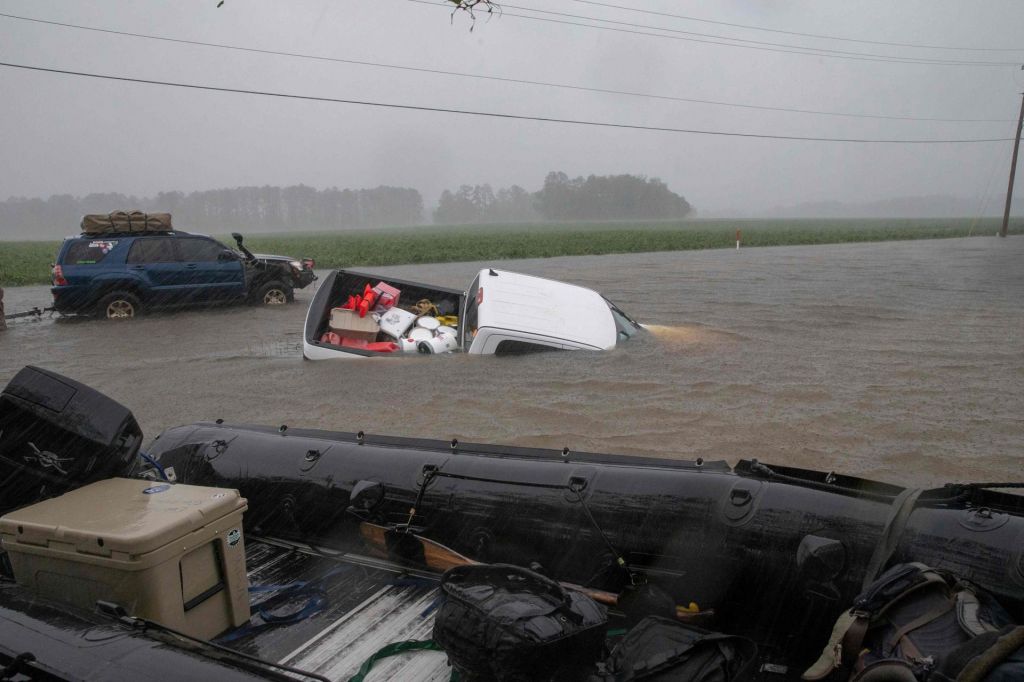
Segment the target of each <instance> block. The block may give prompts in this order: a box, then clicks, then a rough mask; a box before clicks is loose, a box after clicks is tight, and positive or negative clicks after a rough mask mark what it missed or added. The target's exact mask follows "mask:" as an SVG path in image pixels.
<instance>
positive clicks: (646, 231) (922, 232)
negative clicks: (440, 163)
mask: <svg viewBox="0 0 1024 682" xmlns="http://www.w3.org/2000/svg"><path fill="white" fill-rule="evenodd" d="M999 225H1000V220H999V219H996V218H985V219H980V220H973V219H966V218H964V219H916V220H907V219H898V220H897V219H890V220H831V219H827V220H688V221H681V222H652V223H640V222H637V223H564V224H562V223H554V224H552V223H538V224H519V225H507V224H506V225H459V226H423V227H407V228H388V229H380V230H359V231H349V232H302V233H290V234H253V235H250V236H247V238H246V242H245V244H246V246H247V247H248V248H249V249H250V250H252V251H255V252H257V253H259V252H263V253H278V254H285V255H291V256H296V257H310V258H314V259H315V260H316V264H317V267H318V268H321V267H322V268H336V267H350V266H374V265H400V264H407V263H443V262H454V261H476V260H505V259H513V258H550V257H553V256H579V255H599V254H609V253H638V252H646V251H682V250H690V249H715V248H730V247H734V246H735V243H736V242H735V239H736V230H740V231H741V232H742V243H743V246H745V247H752V246H787V245H796V244H836V243H844V242H867V241H889V240H903V239H943V238H949V237H969V236H992V235H994V234H995V233H996V232H997V231H998V229H999ZM1010 233H1011V234H1024V219H1021V218H1017V219H1014V220H1011V222H1010ZM222 241H224V242H225V243H226V244H232V245H233V242H232V241H231V239H230V238H222ZM59 246H60V242H57V241H21V242H3V241H0V286H17V285H26V284H46V283H49V280H50V265H51V264H52V263H53V261H54V259H55V258H56V254H57V249H58V247H59Z"/></svg>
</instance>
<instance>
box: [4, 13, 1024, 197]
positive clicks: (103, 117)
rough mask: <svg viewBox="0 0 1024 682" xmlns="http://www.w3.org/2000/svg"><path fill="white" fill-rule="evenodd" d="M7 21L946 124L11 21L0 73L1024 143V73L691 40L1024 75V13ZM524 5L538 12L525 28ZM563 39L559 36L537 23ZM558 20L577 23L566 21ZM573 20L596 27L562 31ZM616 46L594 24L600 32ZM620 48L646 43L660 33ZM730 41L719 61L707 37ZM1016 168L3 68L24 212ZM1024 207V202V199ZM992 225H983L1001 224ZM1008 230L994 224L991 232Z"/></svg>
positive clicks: (894, 151) (901, 186)
mask: <svg viewBox="0 0 1024 682" xmlns="http://www.w3.org/2000/svg"><path fill="white" fill-rule="evenodd" d="M217 1H218V0H173V1H171V0H166V1H163V2H155V1H154V0H138V1H130V0H93V1H91V2H83V1H81V0H66V1H61V0H0V12H2V13H7V14H15V15H22V16H28V17H33V18H38V19H46V20H52V21H60V22H67V23H74V24H81V25H86V26H90V27H96V28H104V29H111V30H116V31H126V32H135V33H146V34H151V35H159V36H165V37H172V38H177V39H185V40H193V41H202V42H216V43H223V44H230V45H236V46H244V47H252V48H259V49H264V50H274V51H284V52H294V53H303V54H309V55H316V56H321V57H331V58H337V59H346V60H358V61H371V62H379V63H386V64H392V65H399V66H409V67H418V68H426V69H436V70H442V71H457V72H463V73H472V74H479V75H485V76H494V77H501V78H508V79H525V80H534V81H546V82H551V83H560V84H566V85H572V86H580V87H585V88H600V89H610V90H628V91H633V92H643V93H650V94H655V95H661V96H667V97H685V98H695V99H708V100H719V101H728V102H734V103H740V104H751V105H759V106H767V107H788V108H802V109H815V110H825V111H833V112H845V113H858V114H879V115H889V116H911V117H931V118H968V119H979V118H980V119H1000V121H998V122H992V123H941V122H930V121H903V120H885V119H871V118H846V117H834V116H817V115H806V114H797V113H787V112H772V111H764V110H757V109H743V108H735V107H723V106H711V105H705V104H696V103H686V102H678V101H668V100H664V99H651V98H643V97H631V96H623V95H614V94H602V93H594V92H588V91H584V90H571V89H564V88H563V89H559V88H552V87H542V86H537V85H525V84H517V83H510V82H499V81H491V80H481V79H471V78H466V77H456V76H450V75H435V74H427V73H418V72H411V71H400V70H395V69H384V68H376V67H370V66H360V65H353V64H346V63H337V62H328V61H322V60H321V61H317V60H313V59H303V58H295V57H285V56H278V55H266V54H254V53H251V52H240V51H232V50H225V49H218V48H212V47H204V46H196V45H182V44H175V43H168V42H159V41H155V40H147V39H141V38H135V37H127V36H118V35H112V34H104V33H97V32H90V31H83V30H79V29H73V28H64V27H58V26H53V25H44V24H37V23H29V22H26V21H21V20H16V19H10V18H2V17H0V61H3V62H13V63H18V64H26V65H32V66H40V67H47V68H56V69H69V70H77V71H87V72H95V73H101V74H109V75H118V76H127V77H132V78H143V79H154V80H165V81H178V82H185V83H195V84H202V85H210V86H218V87H230V88H246V89H254V90H262V91H272V92H281V93H290V94H298V95H313V96H321V97H333V98H344V99H355V100H365V101H376V102H386V103H395V104H410V105H417V106H426V107H444V108H457V109H472V110H479V111H488V112H497V113H509V114H520V115H528V116H541V117H555V118H568V119H584V120H590V121H606V122H614V123H625V124H631V125H642V126H656V127H673V128H689V129H706V130H720V131H729V132H742V133H759V134H772V135H797V136H812V137H815V136H819V137H820V136H835V137H858V138H905V139H926V138H933V139H934V138H944V139H945V138H1007V137H1012V135H1013V132H1014V125H1015V120H1014V119H1016V116H1017V113H1018V111H1019V107H1020V95H1019V93H1020V92H1021V90H1022V89H1024V72H1022V71H1020V67H1019V66H998V67H979V66H949V65H935V64H907V63H892V62H875V61H858V60H848V59H835V58H827V57H821V56H806V55H795V54H786V53H779V52H770V51H765V50H752V49H742V48H738V47H726V46H720V45H712V44H707V43H699V42H693V41H692V40H681V39H679V38H683V37H689V38H693V37H694V36H687V35H685V34H682V33H666V32H665V31H664V29H672V30H675V31H691V32H697V33H705V34H714V35H720V36H729V37H735V38H742V39H746V40H752V41H763V42H769V43H784V44H787V45H803V46H809V47H818V48H828V49H833V50H845V51H850V52H861V53H872V54H882V55H892V56H900V57H915V58H927V59H945V60H951V59H952V60H971V61H997V62H1013V61H1018V62H1022V61H1024V38H1022V34H1021V27H1022V26H1024V3H1022V2H1020V0H1002V1H992V0H986V1H984V2H963V1H957V2H948V1H936V0H928V1H926V2H897V3H894V2H891V0H883V1H878V2H873V1H872V2H869V1H861V2H856V3H852V2H846V1H842V2H841V1H834V0H828V1H826V0H804V1H796V0H771V1H768V0H760V1H757V2H755V1H752V0H721V1H719V2H716V3H707V2H696V1H691V0H672V1H670V0H608V2H609V3H611V4H616V5H622V6H629V7H634V8H645V9H648V10H654V11H659V12H664V13H670V14H676V15H687V16H690V17H696V18H702V19H708V20H714V21H720V22H730V23H737V24H745V25H754V26H758V27H764V28H772V29H778V30H784V31H793V32H802V33H813V34H826V35H830V36H841V37H847V38H856V39H861V40H871V41H886V42H895V43H915V44H927V45H941V46H954V47H985V48H992V47H994V48H1020V51H1017V52H970V51H949V50H934V49H928V50H925V49H912V48H901V47H890V46H884V45H871V44H865V43H858V42H841V41H836V40H820V39H812V38H806V37H801V36H794V35H787V34H784V33H771V32H764V31H756V30H750V29H741V28H734V27H730V26H723V25H716V24H712V23H700V22H696V21H693V20H684V19H680V18H673V17H667V16H659V15H651V14H641V13H637V12H629V11H625V10H622V9H613V8H608V7H601V6H595V5H593V4H585V3H582V2H578V1H575V0H546V1H545V2H539V1H538V0H515V2H513V3H507V4H505V6H504V7H505V13H506V15H505V16H503V17H500V18H499V17H495V18H492V19H491V20H490V21H488V20H486V19H485V18H481V19H478V21H477V23H476V27H475V30H473V31H472V32H470V31H469V21H468V18H467V17H465V16H456V17H455V18H454V22H453V21H451V20H450V17H449V14H450V13H449V11H447V10H446V9H445V8H443V7H441V5H443V4H444V3H442V2H436V3H434V4H433V5H431V4H421V3H416V2H410V1H409V0H226V2H225V4H224V6H222V7H220V8H217V6H216V5H217ZM520 3H522V4H520ZM525 7H532V8H538V9H546V10H549V11H556V12H564V13H567V14H575V15H581V16H587V17H593V18H604V19H609V20H613V21H619V22H626V23H631V24H640V25H645V26H652V27H658V28H659V29H661V31H660V33H661V35H662V36H674V37H656V36H651V35H638V34H637V33H628V32H614V31H608V30H600V29H596V28H584V27H579V26H572V25H567V24H565V23H552V22H545V21H536V20H528V19H523V18H520V17H519V16H511V15H513V14H515V15H526V14H530V12H528V11H526V10H525V9H522V8H525ZM535 16H541V15H535ZM544 16H545V17H546V18H549V19H552V18H558V17H556V16H553V15H544ZM562 19H563V20H564V21H573V22H577V23H584V21H583V20H580V19H569V18H565V17H562ZM590 23H593V22H590ZM605 25H606V26H618V27H619V28H620V29H626V30H629V31H641V32H643V31H646V32H648V33H655V32H658V31H654V30H647V29H640V28H636V27H629V26H625V25H623V24H605ZM701 39H702V40H707V39H706V38H701ZM1011 146H1012V143H1010V142H1000V143H985V144H956V145H874V144H870V145H856V144H839V143H823V142H806V141H782V140H764V139H750V138H738V137H712V136H705V135H692V134H678V133H666V132H650V131H639V130H614V129H608V128H598V127H589V126H573V125H565V124H556V123H542V122H535V121H521V120H501V119H494V118H476V117H470V116H459V115H452V114H442V113H430V112H423V111H403V110H396V109H382V108H376V107H366V106H357V105H350V104H332V103H318V102H311V101H302V100H284V99H275V98H267V97H258V96H252V95H239V94H224V93H217V92H201V91H195V90H182V89H176V88H167V87H158V86H153V85H140V84H132V83H124V82H113V81H102V80H95V79H89V78H81V77H72V76H66V75H55V74H49V73H39V72H31V71H23V70H17V69H11V68H7V67H0V148H2V149H3V156H4V163H3V164H2V165H0V199H5V198H7V197H9V196H42V197H46V196H49V195H51V194H60V193H70V194H75V195H82V194H86V193H90V192H109V191H116V192H123V193H125V194H138V195H150V194H154V193H156V192H158V191H161V190H172V189H176V190H183V191H192V190H199V189H212V188H217V187H235V186H240V185H263V184H271V185H289V184H298V183H305V184H307V185H312V186H314V187H318V188H324V187H330V186H337V187H350V188H361V187H374V186H377V185H380V184H385V185H399V186H409V187H415V188H417V189H419V190H420V191H421V192H422V193H423V196H424V199H425V201H426V202H427V204H428V205H430V204H432V203H434V202H435V201H436V199H437V196H438V195H439V193H440V192H441V190H442V189H445V188H453V187H456V186H458V185H460V184H476V183H485V182H486V183H490V184H491V185H492V186H494V187H495V188H497V187H500V186H507V185H511V184H513V183H515V184H519V185H522V186H524V187H526V188H527V189H530V190H534V189H537V188H538V187H539V186H540V184H541V182H542V181H543V177H544V174H545V173H547V172H548V171H550V170H562V171H565V172H566V173H568V174H569V175H570V176H576V175H587V174H591V173H594V174H612V173H636V174H645V175H648V176H654V177H659V178H661V179H663V180H664V181H665V182H667V183H668V184H669V186H670V187H671V188H672V189H673V190H675V191H677V192H679V193H681V194H683V195H684V196H685V197H686V198H687V199H688V200H689V201H690V202H691V203H693V204H694V205H695V206H696V207H697V208H698V209H699V210H700V211H703V212H726V213H728V212H733V211H736V212H749V211H756V210H757V208H759V207H762V206H772V205H788V204H798V203H801V202H816V201H826V200H839V201H849V202H860V201H871V200H878V199H885V198H889V197H897V196H908V195H928V194H949V195H954V196H961V197H977V198H978V201H979V202H981V201H982V198H983V197H984V196H986V193H987V194H988V195H989V196H990V203H991V202H992V201H994V199H992V198H991V197H994V196H995V195H1002V193H1003V192H1005V183H1006V173H1007V171H1008V168H1009V155H1010V150H1011ZM1018 184H1019V183H1018ZM979 205H980V204H979ZM989 212H991V208H990V211H989Z"/></svg>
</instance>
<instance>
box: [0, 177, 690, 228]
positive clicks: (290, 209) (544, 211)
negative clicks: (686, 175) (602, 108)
mask: <svg viewBox="0 0 1024 682" xmlns="http://www.w3.org/2000/svg"><path fill="white" fill-rule="evenodd" d="M136 209H138V210H142V211H146V212H152V213H156V212H167V213H171V214H172V215H173V216H174V225H175V226H176V227H178V228H179V229H183V230H197V231H200V232H209V233H214V234H223V233H225V232H231V231H236V230H237V231H241V232H245V231H250V232H277V231H290V230H308V231H317V230H345V229H359V228H374V227H385V226H401V225H419V224H421V223H423V222H424V220H423V219H424V209H423V197H422V196H421V195H420V193H419V191H418V190H415V189H411V188H406V187H385V186H381V187H376V188H373V189H338V188H336V187H331V188H328V189H323V190H318V189H315V188H313V187H308V186H306V185H292V186H290V187H271V186H263V187H236V188H232V189H215V190H207V191H200V192H190V193H188V194H186V193H184V192H160V193H158V194H156V195H155V196H151V197H136V196H128V195H124V194H118V193H101V194H89V195H86V196H83V197H75V196H72V195H70V194H58V195H54V196H51V197H50V198H49V199H39V198H32V199H30V198H24V197H12V198H10V199H8V200H7V201H4V202H0V236H4V237H7V238H13V237H27V238H32V237H37V238H44V237H53V236H58V235H66V234H71V233H72V232H74V231H75V230H76V228H77V227H78V225H79V222H80V221H81V219H82V216H83V215H85V214H86V213H110V212H111V211H117V210H136ZM692 210H693V209H692V207H691V206H690V204H689V203H688V202H687V201H686V199H684V198H683V197H681V196H680V195H678V194H676V193H675V192H673V191H671V190H670V189H669V188H668V186H667V185H666V184H665V183H664V182H662V181H661V180H658V179H656V178H647V177H644V176H638V175H602V176H599V175H591V176H588V177H586V178H583V177H577V178H569V176H567V175H566V174H565V173H561V172H551V173H548V175H547V177H546V178H545V179H544V185H543V187H542V188H541V189H540V190H538V191H536V192H529V191H527V190H525V189H523V188H522V187H520V186H519V185H512V186H511V187H507V188H500V189H498V190H497V191H494V190H493V189H492V188H491V186H490V185H487V184H484V185H463V186H461V187H459V188H458V189H457V190H454V191H450V190H445V191H444V192H443V193H442V194H441V197H440V199H439V201H438V204H437V207H436V209H435V210H434V211H433V215H432V218H433V222H434V223H436V224H442V225H453V224H472V223H523V222H540V221H553V220H557V221H572V220H628V219H647V220H658V219H679V218H685V217H686V216H687V215H689V214H690V213H691V212H692Z"/></svg>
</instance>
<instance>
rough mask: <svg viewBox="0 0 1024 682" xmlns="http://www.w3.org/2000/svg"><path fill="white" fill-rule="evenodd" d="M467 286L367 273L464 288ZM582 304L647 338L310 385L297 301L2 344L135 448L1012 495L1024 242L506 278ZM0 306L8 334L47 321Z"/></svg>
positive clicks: (14, 298) (422, 276) (657, 260)
mask: <svg viewBox="0 0 1024 682" xmlns="http://www.w3.org/2000/svg"><path fill="white" fill-rule="evenodd" d="M480 266H481V264H479V263H457V264H443V265H428V266H403V267H393V268H380V269H379V271H380V272H382V273H392V274H394V275H395V276H400V277H404V278H407V279H412V280H422V281H425V282H430V283H434V284H438V285H442V286H452V287H461V288H464V287H466V286H468V284H469V282H470V280H471V279H472V277H473V275H474V274H475V272H476V270H477V269H479V267H480ZM501 267H502V268H505V269H510V270H516V271H521V272H526V273H531V274H536V275H541V276H545V277H551V278H555V279H563V280H567V281H570V282H574V283H578V284H582V285H585V286H589V287H593V288H595V289H598V290H600V291H602V292H603V293H604V294H606V295H607V296H608V297H609V298H610V299H612V300H613V301H615V302H616V303H617V304H618V305H619V306H620V307H621V308H622V309H623V310H625V311H626V312H627V313H629V314H630V315H632V316H633V317H635V318H636V319H638V320H640V321H641V322H645V323H650V324H653V325H658V327H656V328H655V330H654V333H652V334H650V335H646V336H645V337H643V338H639V339H637V340H635V341H632V342H630V343H629V344H627V345H625V346H621V347H620V348H619V349H617V350H615V351H612V352H609V353H603V354H596V353H550V354H541V355H533V356H525V357H502V358H495V357H483V358H480V357H469V356H464V355H451V356H432V357H426V356H412V357H403V358H394V359H381V360H360V361H336V362H315V363H314V362H307V361H303V360H302V357H301V327H302V321H303V319H304V317H305V312H306V306H307V304H308V302H309V299H310V297H311V296H312V289H309V290H307V291H301V292H297V296H296V298H297V300H298V303H297V304H295V305H290V306H287V307H284V308H249V307H236V308H226V309H218V310H205V311H198V312H182V313H174V314H163V315H152V316H149V317H145V318H142V319H139V320H135V321H132V322H130V323H127V324H115V323H108V322H105V321H91V320H86V321H77V320H59V321H51V320H47V319H45V318H44V320H43V321H41V322H37V323H25V322H22V323H19V324H16V325H13V326H12V328H11V329H10V330H8V331H7V332H0V382H3V383H6V382H7V381H8V380H9V379H10V378H11V377H12V376H13V375H14V374H15V373H16V372H17V371H18V370H19V369H20V368H21V367H22V366H24V365H26V364H36V365H40V366H43V367H47V368H49V369H53V370H55V371H57V372H61V373H64V374H67V375H68V376H70V377H73V378H75V379H78V380H80V381H84V382H85V383H87V384H90V385H92V386H94V387H96V388H97V389H99V390H101V391H103V392H105V393H107V394H108V395H110V396H112V397H113V398H115V399H117V400H119V401H120V402H122V403H124V404H126V405H127V406H129V407H130V408H131V409H132V410H133V411H134V412H135V415H136V417H137V418H138V419H139V421H140V423H141V424H142V427H143V429H144V431H145V432H146V434H147V436H148V437H152V436H155V435H156V434H157V433H158V432H159V431H160V430H162V429H163V428H166V427H168V426H173V425H177V424H182V423H188V422H192V421H197V420H208V419H209V420H212V419H215V418H223V419H225V420H226V421H228V422H241V423H259V424H274V425H277V424H288V425H290V426H296V427H298V426H303V427H313V428H324V429H339V430H346V431H356V430H364V431H366V432H368V433H389V434H395V435H408V436H421V437H436V438H445V439H447V438H451V437H457V438H459V439H460V440H463V441H477V442H488V443H509V444H516V445H527V446H542V447H555V448H561V447H563V446H568V447H570V448H571V449H573V450H591V451H604V452H618V453H643V454H652V455H657V456H664V457H685V458H693V457H697V456H701V457H704V458H705V459H726V460H728V461H729V462H735V461H737V460H738V459H740V458H751V457H757V458H759V459H760V460H762V461H764V462H768V463H777V464H786V465H792V466H802V467H811V468H815V469H825V470H828V469H832V470H836V471H840V472H844V473H849V474H855V475H862V476H867V477H872V478H878V479H882V480H887V481H891V482H894V483H901V484H917V485H927V484H939V483H944V482H946V481H950V480H980V479H985V480H1021V479H1022V477H1024V476H1022V467H1021V463H1022V454H1024V453H1022V445H1024V345H1022V341H1024V238H1021V237H1010V238H1007V239H1002V240H998V239H994V238H975V239H949V240H939V241H915V242H890V243H879V244H846V245H830V246H804V247H776V248H760V249H742V250H740V251H732V250H722V251H691V252H674V253H656V254H631V255H618V256H595V257H575V258H553V259H546V260H523V261H506V262H502V263H501ZM49 298H50V297H49V292H48V289H47V288H46V287H22V288H13V289H8V290H7V296H6V304H7V310H8V312H15V311H17V310H23V309H25V308H27V307H30V306H32V305H42V304H46V303H48V302H49Z"/></svg>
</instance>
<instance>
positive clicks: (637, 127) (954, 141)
mask: <svg viewBox="0 0 1024 682" xmlns="http://www.w3.org/2000/svg"><path fill="white" fill-rule="evenodd" d="M0 66H6V67H9V68H12V69H25V70H28V71H37V72H45V73H55V74H61V75H65V76H80V77H84V78H97V79H102V80H111V81H119V82H124V83H141V84H145V85H160V86H165V87H173V88H186V89H191V90H203V91H207V92H225V93H233V94H242V95H258V96H262V97H278V98H282V99H296V100H306V101H312V102H327V103H332V104H353V105H359V106H368V107H381V108H385V109H403V110H407V111H429V112H434V113H443V114H459V115H463V116H481V117H488V118H501V119H509V120H519V121H539V122H542V123H563V124H571V125H582V126H592V127H600V128H618V129H624V130H646V131H651V132H662V133H685V134H691V135H717V136H721V137H744V138H757V139H763V140H801V141H807V142H848V143H863V144H977V143H982V142H1009V141H1011V140H1012V138H1002V137H1000V138H981V139H948V140H899V139H866V138H843V137H807V136H800V135H764V134H759V133H738V132H730V131H722V130H696V129H688V128H668V127H660V126H644V125H633V124H628V123H609V122H605V121H585V120H577V119H566V118H553V117H549V116H526V115H522V114H504V113H498V112H489V111H472V110H468V109H450V108H445V107H425V106H417V105H413V104H393V103H387V102H371V101H367V100H354V99H340V98H335V97H320V96H314V95H293V94H288V93H281V92H268V91H262V90H246V89H242V88H223V87H216V86H212V85H198V84H195V83H176V82H173V81H158V80H150V79H145V78H129V77H127V76H111V75H107V74H98V73H87V72H84V71H68V70H64V69H50V68H44V67H41V66H29V65H27V64H12V63H9V62H0Z"/></svg>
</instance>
